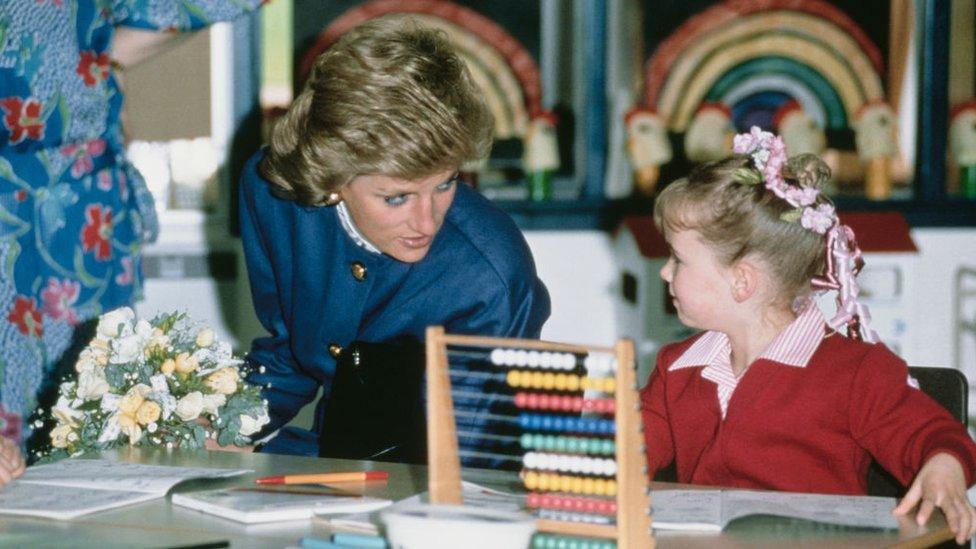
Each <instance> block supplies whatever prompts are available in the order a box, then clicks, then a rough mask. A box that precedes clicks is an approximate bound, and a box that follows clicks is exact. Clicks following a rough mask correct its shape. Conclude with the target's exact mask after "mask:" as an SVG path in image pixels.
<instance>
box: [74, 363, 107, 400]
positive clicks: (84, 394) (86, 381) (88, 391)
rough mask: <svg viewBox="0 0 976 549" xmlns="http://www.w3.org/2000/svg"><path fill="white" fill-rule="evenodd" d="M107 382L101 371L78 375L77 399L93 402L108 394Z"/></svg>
mask: <svg viewBox="0 0 976 549" xmlns="http://www.w3.org/2000/svg"><path fill="white" fill-rule="evenodd" d="M108 389H109V387H108V381H106V380H105V374H104V373H103V372H102V370H92V371H87V372H81V373H80V374H78V391H77V395H78V398H80V399H83V400H95V399H97V398H101V397H102V395H104V394H105V393H107V392H108Z"/></svg>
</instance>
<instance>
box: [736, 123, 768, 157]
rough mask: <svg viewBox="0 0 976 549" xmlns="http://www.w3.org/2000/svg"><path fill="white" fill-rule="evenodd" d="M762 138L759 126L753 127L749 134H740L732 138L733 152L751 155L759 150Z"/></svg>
mask: <svg viewBox="0 0 976 549" xmlns="http://www.w3.org/2000/svg"><path fill="white" fill-rule="evenodd" d="M762 138H763V135H762V130H760V129H759V127H758V126H753V127H752V130H751V131H750V132H749V133H740V134H738V135H736V136H735V137H734V138H732V152H734V153H736V154H749V153H751V152H752V151H754V150H756V149H757V148H759V146H760V144H761V143H762Z"/></svg>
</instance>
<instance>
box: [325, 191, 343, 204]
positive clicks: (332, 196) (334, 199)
mask: <svg viewBox="0 0 976 549" xmlns="http://www.w3.org/2000/svg"><path fill="white" fill-rule="evenodd" d="M340 202H342V196H341V195H340V194H339V193H329V196H328V197H327V198H326V199H325V205H326V206H335V205H336V204H338V203H340Z"/></svg>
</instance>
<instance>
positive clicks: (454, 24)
mask: <svg viewBox="0 0 976 549" xmlns="http://www.w3.org/2000/svg"><path fill="white" fill-rule="evenodd" d="M390 14H402V15H403V16H409V17H410V18H411V19H414V20H417V21H418V22H419V23H421V24H423V25H427V26H431V27H434V28H438V29H441V30H443V31H444V32H445V33H447V36H448V38H449V39H450V41H451V42H452V43H453V44H454V46H455V47H456V48H457V50H458V53H459V54H460V55H461V57H462V58H463V59H464V61H465V63H466V64H467V66H468V69H469V70H470V72H471V75H472V77H473V79H474V81H475V82H476V83H477V85H478V86H479V87H480V88H481V89H482V90H483V91H484V94H485V100H486V101H487V103H488V106H489V108H490V109H491V112H492V114H493V115H494V118H495V138H496V139H508V138H521V137H522V136H524V134H525V128H526V125H527V123H528V121H529V119H530V118H532V117H534V116H536V115H539V114H541V113H542V106H541V101H542V89H541V84H540V77H539V68H538V66H537V65H536V62H535V60H534V59H533V58H532V56H531V55H530V54H529V52H528V51H526V49H525V48H524V47H523V46H522V44H521V43H519V42H518V40H516V39H515V38H514V37H513V36H511V35H510V34H509V33H508V32H506V31H505V29H503V28H502V27H501V26H499V25H498V24H497V23H495V22H494V21H492V20H491V19H488V18H487V17H485V16H483V15H481V14H479V13H477V12H475V11H473V10H470V9H468V8H465V7H463V6H460V5H458V4H455V3H453V2H448V1H445V0H374V1H371V2H366V3H364V4H362V5H360V6H357V7H355V8H353V9H350V10H349V11H347V12H345V13H344V14H342V15H341V16H339V18H337V19H336V20H335V21H333V22H332V23H331V24H329V26H328V27H326V28H325V30H323V31H322V33H321V34H319V37H318V39H317V40H316V42H315V44H314V45H313V46H312V47H311V48H310V49H309V51H308V52H306V54H305V56H304V57H303V58H302V62H301V65H300V67H299V71H300V72H299V74H300V75H302V77H304V75H306V74H308V71H310V70H311V68H312V65H313V64H314V62H315V58H316V57H318V55H319V54H320V53H322V52H323V51H325V49H326V48H328V47H329V46H330V45H331V44H332V43H333V42H335V41H336V40H338V39H339V37H340V36H342V35H343V34H344V33H345V32H346V31H348V30H349V29H351V28H353V27H355V26H356V25H359V24H360V23H363V22H364V21H367V20H369V19H373V18H376V17H381V16H384V15H390Z"/></svg>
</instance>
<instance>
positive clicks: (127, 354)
mask: <svg viewBox="0 0 976 549" xmlns="http://www.w3.org/2000/svg"><path fill="white" fill-rule="evenodd" d="M113 347H114V349H113V350H112V351H113V352H112V356H111V358H110V360H111V362H113V363H115V364H128V363H130V362H132V361H133V360H135V359H137V358H139V357H140V356H142V339H140V338H139V336H137V335H135V334H132V335H128V336H125V337H122V338H120V339H118V340H117V341H116V342H115V345H113Z"/></svg>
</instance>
